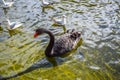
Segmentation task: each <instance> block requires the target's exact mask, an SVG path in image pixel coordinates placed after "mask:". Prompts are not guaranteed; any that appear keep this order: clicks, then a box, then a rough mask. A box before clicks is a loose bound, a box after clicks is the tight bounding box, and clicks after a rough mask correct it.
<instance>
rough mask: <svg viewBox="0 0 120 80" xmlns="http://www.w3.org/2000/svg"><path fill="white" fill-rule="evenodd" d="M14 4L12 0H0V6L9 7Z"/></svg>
mask: <svg viewBox="0 0 120 80" xmlns="http://www.w3.org/2000/svg"><path fill="white" fill-rule="evenodd" d="M13 4H14V2H5V1H4V0H0V5H1V6H0V7H3V8H9V7H11V6H12V5H13Z"/></svg>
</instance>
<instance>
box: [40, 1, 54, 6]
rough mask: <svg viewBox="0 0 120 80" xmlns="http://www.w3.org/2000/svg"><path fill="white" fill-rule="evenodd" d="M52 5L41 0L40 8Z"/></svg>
mask: <svg viewBox="0 0 120 80" xmlns="http://www.w3.org/2000/svg"><path fill="white" fill-rule="evenodd" d="M51 4H52V3H49V2H47V1H45V0H42V6H43V7H45V6H50V5H51Z"/></svg>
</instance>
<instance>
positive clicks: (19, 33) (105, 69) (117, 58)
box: [0, 0, 120, 80]
mask: <svg viewBox="0 0 120 80" xmlns="http://www.w3.org/2000/svg"><path fill="white" fill-rule="evenodd" d="M13 1H15V4H14V6H13V7H11V8H9V9H8V10H7V13H6V15H7V16H8V17H9V19H10V20H11V21H20V22H22V23H23V26H22V27H20V28H18V29H16V30H13V31H8V30H7V27H6V26H7V24H6V23H5V22H4V20H5V18H4V16H5V14H3V12H2V11H4V9H3V10H2V9H1V8H0V9H1V10H0V21H1V22H2V21H3V23H2V25H1V26H2V27H0V75H2V76H4V77H5V76H11V75H14V74H17V73H19V72H21V71H23V70H25V69H27V68H28V67H30V66H31V65H32V64H34V63H35V62H37V61H41V60H43V58H45V55H44V50H45V48H46V46H47V43H48V41H49V38H48V37H47V35H41V36H39V37H38V38H37V39H34V38H33V34H34V30H35V29H36V28H38V27H44V28H46V29H50V30H51V31H52V32H53V34H54V35H55V37H56V38H57V37H59V36H60V35H62V34H63V32H64V30H65V28H63V27H60V26H54V25H53V21H51V19H50V18H49V17H50V16H54V17H56V18H59V17H60V16H61V15H66V16H67V24H66V25H65V26H66V29H73V28H75V29H77V30H79V31H82V32H83V33H82V36H81V38H82V40H83V41H82V44H81V45H80V46H78V48H77V50H75V51H73V52H71V54H70V55H68V56H67V57H65V58H61V60H63V61H62V62H60V61H58V62H57V63H58V64H59V65H58V66H56V67H53V66H49V64H48V65H45V64H44V63H43V66H42V67H40V68H38V69H35V70H34V71H31V72H29V73H26V74H24V75H21V76H19V77H16V78H12V79H11V80H120V1H119V0H54V1H53V0H49V1H50V2H55V3H54V4H53V6H52V8H45V10H44V12H42V7H41V1H40V0H13ZM5 12H6V11H5ZM1 15H3V16H1ZM80 53H82V54H83V55H84V56H81V54H80ZM43 62H44V61H43ZM48 63H50V62H48ZM41 65H42V64H41ZM46 66H49V67H46Z"/></svg>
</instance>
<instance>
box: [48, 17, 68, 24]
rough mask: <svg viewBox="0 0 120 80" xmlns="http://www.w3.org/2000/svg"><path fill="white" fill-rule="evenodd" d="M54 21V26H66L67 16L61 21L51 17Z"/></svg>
mask: <svg viewBox="0 0 120 80" xmlns="http://www.w3.org/2000/svg"><path fill="white" fill-rule="evenodd" d="M50 18H51V19H52V20H53V21H54V24H56V25H65V24H66V21H67V20H66V15H63V16H62V18H61V19H55V18H53V17H50Z"/></svg>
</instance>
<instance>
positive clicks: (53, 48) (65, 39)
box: [34, 28, 81, 57]
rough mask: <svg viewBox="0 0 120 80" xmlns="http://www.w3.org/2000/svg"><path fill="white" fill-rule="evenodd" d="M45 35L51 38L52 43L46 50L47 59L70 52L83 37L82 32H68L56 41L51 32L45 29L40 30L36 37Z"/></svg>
mask: <svg viewBox="0 0 120 80" xmlns="http://www.w3.org/2000/svg"><path fill="white" fill-rule="evenodd" d="M43 33H46V34H48V35H49V37H50V42H49V44H48V46H47V48H46V50H45V55H46V56H47V57H58V56H62V55H64V54H66V53H67V52H70V51H71V50H73V49H74V48H75V47H76V45H77V43H78V42H79V40H80V36H81V32H78V31H75V30H74V29H73V30H71V31H70V30H68V31H67V32H66V33H65V34H63V35H62V36H60V38H58V39H56V40H55V38H54V35H53V33H52V32H51V31H49V30H47V29H44V28H38V29H36V31H35V34H34V37H35V38H36V37H37V36H38V35H41V34H43Z"/></svg>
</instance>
